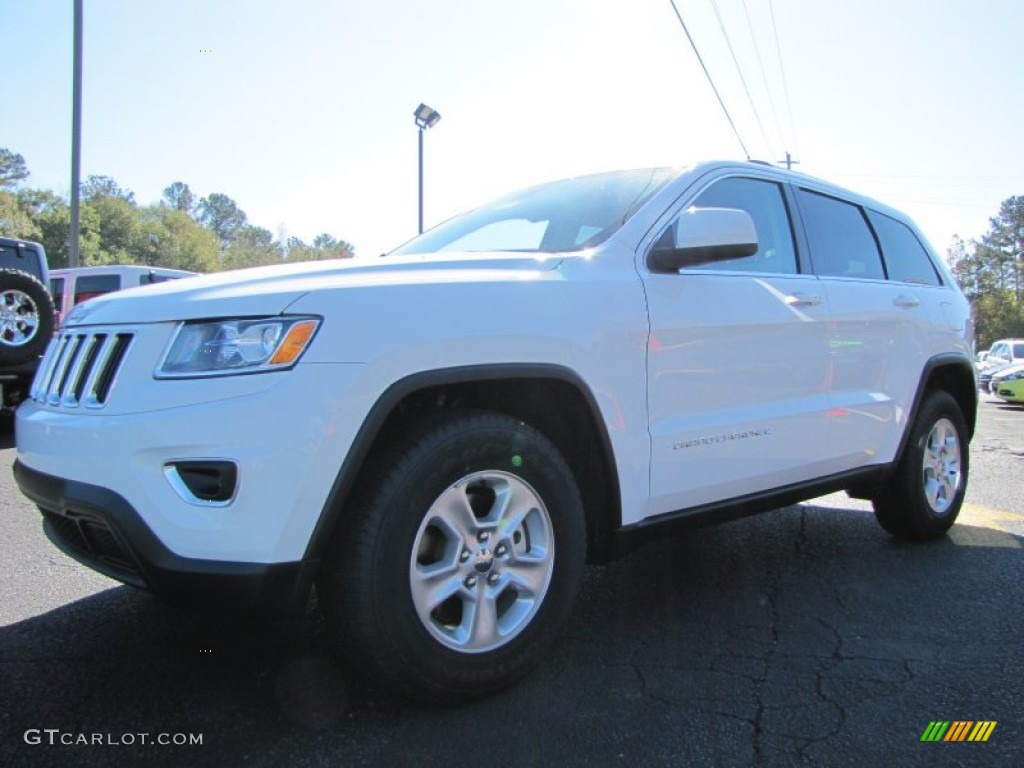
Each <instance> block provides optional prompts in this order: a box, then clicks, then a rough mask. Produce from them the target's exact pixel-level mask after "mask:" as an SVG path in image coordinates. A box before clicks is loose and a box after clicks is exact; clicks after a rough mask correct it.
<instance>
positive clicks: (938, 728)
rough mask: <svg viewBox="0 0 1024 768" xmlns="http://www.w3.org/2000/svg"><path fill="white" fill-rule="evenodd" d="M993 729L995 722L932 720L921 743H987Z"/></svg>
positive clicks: (922, 735)
mask: <svg viewBox="0 0 1024 768" xmlns="http://www.w3.org/2000/svg"><path fill="white" fill-rule="evenodd" d="M995 729H996V721H995V720H977V721H975V720H953V721H952V722H950V721H949V720H932V721H931V722H930V723H928V727H927V728H925V729H924V733H922V734H921V741H988V737H989V736H991V735H992V731H994V730H995Z"/></svg>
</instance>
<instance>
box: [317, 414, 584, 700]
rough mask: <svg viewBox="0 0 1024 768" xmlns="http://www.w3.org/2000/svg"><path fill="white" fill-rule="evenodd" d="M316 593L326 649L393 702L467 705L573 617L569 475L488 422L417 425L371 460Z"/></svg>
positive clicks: (482, 418)
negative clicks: (330, 641) (327, 631)
mask: <svg viewBox="0 0 1024 768" xmlns="http://www.w3.org/2000/svg"><path fill="white" fill-rule="evenodd" d="M343 515H344V518H343V520H342V521H341V522H340V523H339V527H338V530H337V531H336V533H335V535H334V538H333V541H332V543H331V545H330V547H329V551H328V554H327V557H326V560H325V562H324V565H323V568H322V571H321V574H320V577H319V580H318V582H317V591H318V595H319V597H320V604H321V606H322V609H323V611H324V614H325V616H326V617H327V620H328V623H329V625H330V627H331V628H332V630H333V632H334V634H335V637H336V639H337V642H338V644H339V650H340V651H341V652H342V653H343V654H344V655H345V656H346V657H348V659H349V660H350V661H353V660H354V661H355V662H356V664H357V665H358V666H359V668H363V669H366V670H368V671H369V672H371V673H372V676H373V677H374V678H375V679H377V680H380V681H383V682H384V683H386V684H387V686H388V687H389V688H390V689H392V690H393V691H394V692H396V693H398V694H399V695H402V696H405V697H408V698H412V699H416V700H420V701H425V702H435V703H440V702H451V701H459V700H467V699H470V698H473V697H476V696H479V695H482V694H486V693H489V692H492V691H495V690H498V689H500V688H503V687H505V686H507V685H509V684H510V683H512V682H514V681H515V680H518V679H519V678H521V677H522V676H523V675H525V674H526V673H527V672H528V671H529V670H530V669H532V668H533V667H534V666H535V665H536V664H537V663H539V662H540V661H541V660H542V659H543V658H544V655H545V654H546V652H547V650H548V649H549V648H550V646H551V645H552V643H553V642H554V641H555V640H556V638H557V637H558V635H559V633H560V631H561V629H562V627H563V625H564V624H565V622H566V621H567V619H568V617H569V614H570V612H571V609H572V603H573V599H574V597H575V595H576V592H577V589H578V586H579V582H580V578H581V576H582V571H583V563H584V556H585V549H586V529H585V522H584V515H583V507H582V503H581V501H580V495H579V491H578V488H577V486H576V482H575V479H574V477H573V475H572V472H571V471H570V469H569V467H568V464H567V463H566V462H565V460H564V458H563V457H562V456H561V454H560V453H559V452H558V450H557V449H556V448H555V447H554V445H553V444H552V443H551V442H550V441H549V440H548V439H547V438H546V437H544V435H542V434H541V433H540V432H538V431H537V430H535V429H533V428H532V427H530V426H527V425H525V424H523V423H522V422H520V421H519V420H517V419H514V418H511V417H509V416H506V415H503V414H497V413H486V412H461V413H459V412H456V413H446V414H441V415H438V416H435V417H432V418H429V419H427V420H426V421H424V422H421V423H420V424H419V425H418V426H416V427H414V428H413V429H412V430H411V431H409V432H407V433H406V434H405V435H403V436H402V437H401V438H400V439H398V440H396V441H394V442H393V443H392V445H391V447H390V448H388V449H387V450H385V451H383V452H382V455H378V456H377V457H376V458H375V459H374V461H373V468H372V469H371V471H370V472H369V473H368V474H367V477H366V478H365V479H364V480H363V481H362V482H361V484H360V487H359V488H358V489H357V491H356V492H355V494H354V498H353V499H352V501H351V503H350V505H349V506H348V507H347V508H346V509H345V510H344V512H343Z"/></svg>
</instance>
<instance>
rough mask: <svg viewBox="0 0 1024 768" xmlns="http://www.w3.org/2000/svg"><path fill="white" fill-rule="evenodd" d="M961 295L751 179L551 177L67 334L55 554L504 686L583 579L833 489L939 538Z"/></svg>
mask: <svg viewBox="0 0 1024 768" xmlns="http://www.w3.org/2000/svg"><path fill="white" fill-rule="evenodd" d="M969 318H970V314H969V311H968V305H967V302H966V301H965V300H964V297H963V296H962V295H961V293H960V291H959V290H958V289H957V287H956V285H955V284H954V282H953V279H952V278H951V277H950V275H949V272H948V271H947V270H946V268H945V266H944V265H943V264H942V262H941V261H940V260H939V259H938V258H937V257H936V256H935V254H934V253H933V252H932V251H931V250H930V249H929V248H928V247H927V246H926V245H925V244H924V239H923V238H922V237H921V235H920V233H919V232H918V231H917V230H916V229H915V227H914V226H913V224H911V223H910V222H909V221H908V220H907V219H906V217H904V216H902V215H901V214H899V213H898V212H896V211H893V210H891V209H889V208H886V207H885V206H882V205H880V204H879V203H876V202H873V201H871V200H868V199H865V198H863V197H859V196H857V195H854V194H852V193H850V192H847V191H844V190H841V189H838V188H836V187H833V186H831V185H828V184H826V183H824V182H821V181H818V180H815V179H812V178H810V177H807V176H803V175H799V174H795V173H790V172H787V171H782V170H779V169H774V168H771V167H767V166H762V165H759V164H753V163H708V164H702V165H698V166H696V167H692V168H687V169H654V170H642V171H627V172H616V173H608V174H600V175H594V176H586V177H581V178H575V179H568V180H564V181H559V182H555V183H552V184H547V185H543V186H539V187H535V188H532V189H529V190H526V191H523V192H519V193H517V194H514V195H511V196H509V197H506V198H504V199H502V200H499V201H497V202H496V203H494V204H491V205H486V206H483V207H481V208H478V209H476V210H474V211H472V212H470V213H467V214H465V215H463V216H461V217H457V218H454V219H452V220H450V221H448V222H446V223H445V224H443V225H441V226H439V227H437V228H436V229H433V230H431V231H429V232H427V233H426V234H424V235H422V236H420V237H418V238H416V239H415V240H413V241H411V242H410V243H408V244H406V245H405V246H403V247H401V248H399V249H398V250H397V251H395V252H394V253H393V254H391V256H390V258H385V259H374V260H371V261H332V262H326V263H325V262H319V263H312V264H297V265H289V266H284V267H270V268H260V269H253V270H246V271H242V272H235V273H222V274H215V275H209V276H205V277H199V278H194V279H190V280H187V281H183V282H180V283H165V284H162V285H158V286H153V287H151V288H148V289H147V291H146V293H145V295H143V294H141V293H139V294H137V295H136V294H135V293H134V292H128V293H124V294H112V295H110V296H105V297H101V298H98V299H95V300H93V301H90V302H89V303H88V304H85V305H83V306H80V307H78V308H76V309H75V310H74V311H72V313H71V315H70V317H68V318H67V320H66V322H65V327H64V329H63V331H62V332H61V333H60V335H59V337H58V338H56V339H55V341H54V342H53V344H52V345H51V347H50V349H49V351H48V353H47V356H46V359H45V362H44V365H43V366H42V368H41V369H40V372H39V374H38V375H37V377H36V381H35V384H34V389H33V392H32V399H31V401H30V402H27V403H26V404H25V405H23V406H22V408H21V409H20V410H19V411H18V420H17V448H18V458H17V462H16V466H15V475H16V478H17V481H18V483H19V485H20V487H21V489H22V491H23V492H24V493H25V494H26V495H27V496H28V497H29V498H31V499H32V500H33V501H34V502H36V503H37V504H38V506H39V507H40V509H41V511H42V514H43V518H44V520H45V527H46V530H47V532H48V534H49V535H50V537H51V538H52V539H53V541H54V542H55V543H56V544H57V546H59V547H61V548H62V549H64V551H66V552H68V553H69V554H70V555H72V556H73V557H75V558H78V559H79V560H81V561H82V562H84V563H86V564H87V565H89V566H91V567H93V568H95V569H97V570H99V571H102V572H103V573H107V574H109V575H111V576H113V577H115V578H118V579H121V580H123V581H125V582H128V583H130V584H136V585H138V586H141V587H146V588H148V589H151V590H153V591H154V592H158V593H162V594H164V595H167V596H170V597H172V598H176V599H177V600H179V601H182V602H186V603H189V604H205V605H219V606H224V607H236V606H240V605H260V606H267V605H288V606H292V607H294V606H301V605H304V604H305V600H306V598H307V596H308V594H309V590H310V588H311V586H312V585H313V584H314V583H315V584H316V587H317V591H318V597H319V605H320V607H321V609H322V610H323V611H324V613H325V614H326V616H327V618H328V620H329V623H330V625H331V626H332V627H333V628H334V631H335V632H336V637H337V643H338V647H339V649H340V650H341V651H342V652H343V653H344V654H346V655H347V656H349V657H350V658H351V659H353V660H354V661H355V662H356V664H357V665H358V666H360V667H361V668H365V669H369V670H372V671H373V672H374V673H375V674H376V675H377V676H378V677H379V678H380V679H382V680H384V681H386V682H387V683H388V684H389V685H390V686H391V687H392V688H393V689H395V690H397V691H399V692H401V693H404V694H406V695H410V696H413V697H417V698H420V699H424V700H435V701H436V700H450V699H458V698H460V697H466V696H471V695H475V694H479V693H482V692H486V691H491V690H494V689H496V688H499V687H501V686H503V685H506V684H508V683H509V682H511V681H512V680H515V679H516V678H518V677H520V676H521V675H522V674H524V673H525V672H526V671H527V670H529V669H530V667H531V666H532V665H534V664H535V663H536V662H537V661H538V660H539V658H540V657H541V656H542V655H543V654H544V653H545V652H546V650H547V648H548V647H549V645H550V643H551V642H552V640H553V639H554V638H555V637H556V636H557V633H558V629H559V627H560V626H561V625H563V623H564V622H565V621H566V620H567V617H568V615H569V612H570V608H571V605H572V600H573V596H574V594H575V592H576V590H577V586H578V583H579V580H580V576H581V573H582V569H583V564H584V562H585V560H588V559H589V560H590V561H591V562H600V561H603V560H607V559H608V558H611V557H614V556H617V555H619V554H621V553H623V552H626V551H627V550H629V549H630V548H631V547H633V546H635V545H637V544H638V543H641V542H643V541H645V540H647V539H649V538H651V537H659V536H664V535H667V534H669V533H672V532H676V531H679V530H682V529H685V528H686V527H688V526H693V525H696V524H699V523H702V522H706V521H707V520H709V519H727V518H731V517H736V516H739V515H744V514H749V513H753V512H759V511H763V510H768V509H772V508H777V507H780V506H783V505H787V504H793V503H795V502H797V501H800V500H803V499H808V498H812V497H815V496H818V495H821V494H823V493H826V492H832V491H836V490H840V489H846V490H848V491H849V492H850V493H851V494H853V495H855V496H857V497H860V498H869V499H872V500H873V501H874V506H875V510H876V512H877V517H878V520H879V521H880V523H881V524H882V526H883V527H884V528H885V529H886V530H887V531H889V532H890V533H892V534H894V535H897V536H901V537H906V538H911V539H930V538H933V537H937V536H941V535H943V534H944V533H945V532H946V530H947V529H948V528H949V527H950V526H951V525H952V524H953V522H954V520H955V519H956V516H957V514H958V512H959V509H960V505H961V502H962V501H963V497H964V491H965V487H966V484H967V474H968V441H969V440H970V438H971V435H972V433H973V430H974V424H975V412H976V404H977V388H976V382H975V374H974V368H973V365H972V362H973V358H972V348H973V339H972V327H971V324H970V319H969Z"/></svg>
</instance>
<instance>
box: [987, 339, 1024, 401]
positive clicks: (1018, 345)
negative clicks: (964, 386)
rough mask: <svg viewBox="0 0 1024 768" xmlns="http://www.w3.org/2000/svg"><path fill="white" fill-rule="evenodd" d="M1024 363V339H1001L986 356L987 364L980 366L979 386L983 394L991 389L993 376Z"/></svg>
mask: <svg viewBox="0 0 1024 768" xmlns="http://www.w3.org/2000/svg"><path fill="white" fill-rule="evenodd" d="M1018 363H1024V339H1000V340H999V341H997V342H995V343H994V344H993V345H992V347H991V348H990V349H989V351H988V354H987V355H986V356H985V362H983V363H982V364H981V365H979V366H978V386H979V387H980V388H981V391H982V392H988V391H989V390H990V389H991V384H992V375H993V374H995V373H999V372H1000V371H1002V370H1004V369H1006V368H1009V367H1010V366H1011V365H1017V364H1018Z"/></svg>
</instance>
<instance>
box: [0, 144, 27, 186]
mask: <svg viewBox="0 0 1024 768" xmlns="http://www.w3.org/2000/svg"><path fill="white" fill-rule="evenodd" d="M28 176H29V173H28V166H27V165H26V164H25V158H24V157H22V156H21V155H19V154H18V153H17V152H12V151H11V150H9V149H7V148H5V147H0V189H14V188H15V187H17V186H18V184H20V183H21V182H22V181H24V180H25V179H27V178H28Z"/></svg>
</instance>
